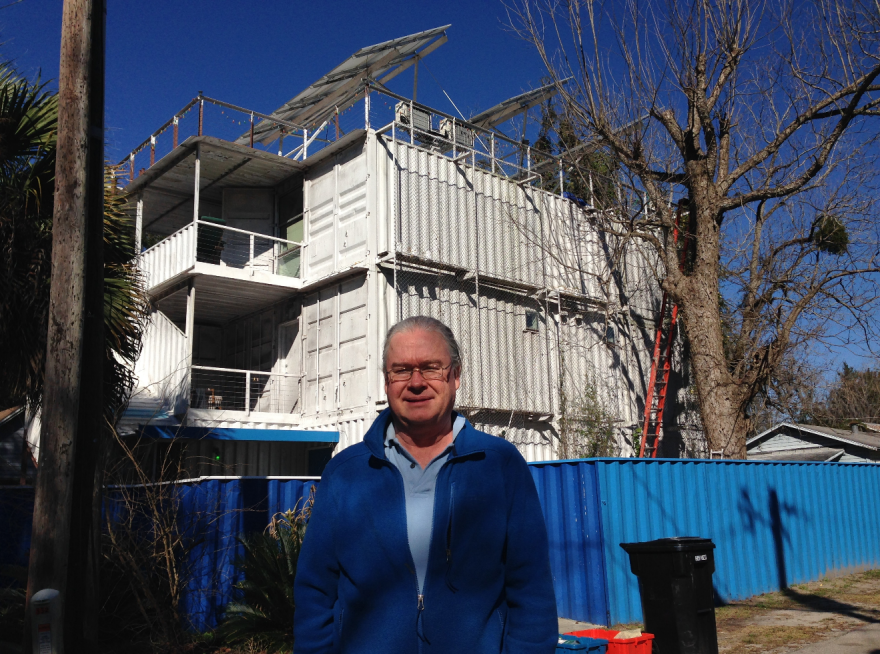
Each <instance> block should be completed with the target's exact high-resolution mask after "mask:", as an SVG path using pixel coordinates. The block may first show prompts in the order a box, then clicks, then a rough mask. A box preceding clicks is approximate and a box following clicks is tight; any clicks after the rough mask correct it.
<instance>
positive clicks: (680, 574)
mask: <svg viewBox="0 0 880 654" xmlns="http://www.w3.org/2000/svg"><path fill="white" fill-rule="evenodd" d="M620 546H621V547H622V548H623V549H624V550H626V552H627V554H629V565H630V569H631V570H632V572H633V574H634V575H636V576H637V577H638V578H639V592H640V593H641V596H642V613H643V615H644V619H645V631H647V632H648V633H652V634H654V652H653V654H718V634H717V632H716V630H715V598H714V594H713V589H712V573H713V572H715V556H714V553H713V551H712V550H714V549H715V544H714V543H713V542H712V541H711V540H709V539H708V538H696V537H693V536H685V537H679V538H661V539H660V540H652V541H648V542H646V543H621V544H620Z"/></svg>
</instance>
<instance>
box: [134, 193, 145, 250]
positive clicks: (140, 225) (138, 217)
mask: <svg viewBox="0 0 880 654" xmlns="http://www.w3.org/2000/svg"><path fill="white" fill-rule="evenodd" d="M143 240H144V194H143V193H139V194H138V198H137V210H136V213H135V220H134V253H135V254H140V253H141V245H142V243H143Z"/></svg>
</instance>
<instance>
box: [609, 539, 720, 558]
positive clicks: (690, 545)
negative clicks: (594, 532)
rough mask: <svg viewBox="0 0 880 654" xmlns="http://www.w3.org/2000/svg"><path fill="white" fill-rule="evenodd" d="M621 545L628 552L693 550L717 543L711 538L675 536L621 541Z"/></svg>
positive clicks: (712, 547) (709, 548) (707, 547)
mask: <svg viewBox="0 0 880 654" xmlns="http://www.w3.org/2000/svg"><path fill="white" fill-rule="evenodd" d="M620 546H621V547H622V548H623V549H624V550H625V551H626V552H628V553H630V554H634V553H637V552H688V551H691V550H711V549H715V543H713V542H712V540H711V539H709V538H700V537H699V536H676V537H674V538H658V539H657V540H649V541H646V542H644V543H621V544H620Z"/></svg>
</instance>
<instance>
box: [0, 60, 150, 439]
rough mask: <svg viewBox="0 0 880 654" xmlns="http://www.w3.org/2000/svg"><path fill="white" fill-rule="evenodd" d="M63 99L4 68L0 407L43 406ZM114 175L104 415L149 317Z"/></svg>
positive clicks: (118, 397) (113, 409)
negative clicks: (57, 140)
mask: <svg viewBox="0 0 880 654" xmlns="http://www.w3.org/2000/svg"><path fill="white" fill-rule="evenodd" d="M57 126H58V97H57V95H55V94H54V93H51V92H49V91H47V90H46V87H45V84H42V83H40V82H39V81H37V82H35V83H31V82H29V81H27V80H25V79H23V78H21V77H19V76H18V75H17V74H16V73H15V71H14V69H13V68H12V67H11V66H9V65H8V64H5V65H0V405H5V406H10V405H15V404H27V405H28V406H29V407H31V409H32V410H35V409H37V408H38V407H39V406H40V400H41V398H42V389H43V370H44V367H45V355H46V334H47V331H48V309H49V281H50V280H49V277H50V272H51V261H52V198H53V194H54V189H55V186H54V181H55V135H56V132H57ZM125 204H126V199H125V197H124V196H121V195H119V194H117V193H116V188H115V177H114V176H113V175H112V171H110V170H109V169H108V171H107V175H106V178H105V184H104V338H105V343H106V348H105V349H106V356H105V359H104V361H105V369H104V407H105V415H106V416H107V419H108V421H110V422H111V423H112V422H113V421H114V419H115V416H116V415H118V413H119V411H120V409H121V408H122V407H124V406H125V403H126V402H127V399H128V396H129V394H130V392H131V388H132V385H133V382H134V378H133V376H132V369H133V364H134V362H135V360H136V359H137V357H138V355H139V354H140V345H141V334H142V333H143V329H144V326H145V322H146V319H147V315H148V308H149V307H148V300H147V298H146V294H145V291H144V285H143V280H142V277H141V275H140V273H139V272H138V269H137V266H136V264H135V260H134V226H133V224H132V220H131V217H130V216H129V215H128V214H127V213H126V212H125Z"/></svg>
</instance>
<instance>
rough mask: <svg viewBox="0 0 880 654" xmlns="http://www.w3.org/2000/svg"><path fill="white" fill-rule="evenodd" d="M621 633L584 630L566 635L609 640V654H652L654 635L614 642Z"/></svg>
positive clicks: (610, 630) (603, 630)
mask: <svg viewBox="0 0 880 654" xmlns="http://www.w3.org/2000/svg"><path fill="white" fill-rule="evenodd" d="M619 633H620V632H619V631H614V630H613V629H584V630H583V631H569V632H568V633H567V634H565V635H566V636H585V637H587V638H600V639H602V640H607V641H608V654H651V644H652V643H651V641H653V640H654V634H642V635H641V636H636V637H635V638H621V639H620V640H614V637H615V636H616V635H617V634H619Z"/></svg>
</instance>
